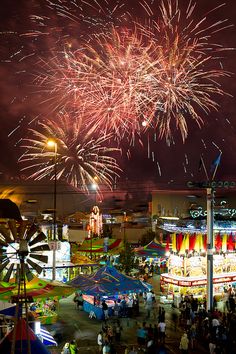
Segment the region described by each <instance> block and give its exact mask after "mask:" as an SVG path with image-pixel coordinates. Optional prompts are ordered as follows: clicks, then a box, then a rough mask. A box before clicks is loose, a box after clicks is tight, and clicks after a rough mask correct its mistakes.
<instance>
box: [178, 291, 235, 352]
mask: <svg viewBox="0 0 236 354" xmlns="http://www.w3.org/2000/svg"><path fill="white" fill-rule="evenodd" d="M229 299H231V300H230V301H229V303H230V304H231V305H229V304H228V305H227V304H226V305H225V304H223V307H222V309H221V310H219V309H218V304H217V302H214V310H213V311H207V310H206V306H205V304H204V303H203V304H200V305H199V303H198V301H197V300H196V299H194V297H193V296H190V297H185V298H184V299H183V300H182V301H181V303H180V317H179V325H180V327H181V328H183V329H184V333H183V336H182V337H181V342H180V349H181V351H182V353H187V352H188V350H195V349H196V348H198V347H199V345H206V343H207V347H208V352H209V353H210V354H233V353H234V354H235V353H236V336H235V333H236V312H235V299H234V296H232V294H231V295H230V296H229ZM181 343H182V344H181ZM183 343H185V344H183Z"/></svg>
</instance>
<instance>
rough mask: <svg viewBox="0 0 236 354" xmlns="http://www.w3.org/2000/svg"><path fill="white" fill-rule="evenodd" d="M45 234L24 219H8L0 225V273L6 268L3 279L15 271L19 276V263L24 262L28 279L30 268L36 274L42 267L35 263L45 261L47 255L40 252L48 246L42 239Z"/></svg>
mask: <svg viewBox="0 0 236 354" xmlns="http://www.w3.org/2000/svg"><path fill="white" fill-rule="evenodd" d="M45 240H46V235H45V234H44V233H43V232H38V227H37V226H36V225H35V224H31V225H29V224H27V223H26V222H25V221H19V222H16V221H15V220H9V221H7V222H6V223H5V224H1V225H0V260H1V265H0V273H2V272H3V271H4V270H5V269H7V272H6V274H5V275H4V277H3V280H4V281H6V282H8V281H9V279H10V278H11V276H12V275H13V274H14V273H15V274H16V278H19V271H20V266H21V264H24V267H23V268H24V274H25V276H26V278H27V280H28V281H30V280H32V279H33V274H32V270H35V271H36V272H37V273H38V274H40V273H41V271H42V267H41V266H40V265H39V264H38V263H36V262H37V261H40V262H42V263H47V261H48V257H47V256H45V255H43V254H41V253H42V251H48V250H49V246H48V244H47V243H45V242H44V241H45Z"/></svg>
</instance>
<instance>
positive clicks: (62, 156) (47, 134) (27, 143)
mask: <svg viewBox="0 0 236 354" xmlns="http://www.w3.org/2000/svg"><path fill="white" fill-rule="evenodd" d="M38 125H39V128H38V129H29V135H30V137H27V138H24V139H22V142H21V147H22V148H24V150H25V152H24V153H23V154H22V156H21V157H20V159H19V162H20V163H22V166H23V167H22V171H30V173H31V174H30V177H29V178H33V179H35V180H41V179H43V178H45V177H50V179H54V172H55V161H54V159H53V155H54V152H53V154H52V151H49V148H48V147H47V141H48V139H50V138H53V139H54V140H55V141H56V143H57V179H58V180H59V179H65V180H66V181H67V182H68V183H69V184H70V185H73V186H74V187H76V188H80V189H82V190H85V191H88V186H89V185H91V184H92V183H94V177H95V176H96V177H97V180H98V182H99V184H100V185H101V184H103V185H107V186H109V187H111V186H112V182H113V178H115V177H116V176H119V172H120V171H121V169H120V168H119V166H118V164H117V163H116V160H115V158H113V157H111V156H110V154H111V153H115V152H118V151H119V149H117V148H114V147H109V143H110V140H111V137H112V136H111V134H110V135H109V134H108V135H103V136H100V137H98V138H95V135H94V132H93V131H92V130H88V129H84V128H82V126H81V122H80V121H78V120H76V119H72V118H71V116H70V114H68V113H65V112H64V113H63V114H62V113H61V114H60V115H59V116H58V118H57V121H56V122H55V121H52V120H45V121H44V122H39V123H38ZM99 184H98V187H99Z"/></svg>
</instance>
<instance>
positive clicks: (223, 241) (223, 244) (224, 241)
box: [222, 234, 228, 252]
mask: <svg viewBox="0 0 236 354" xmlns="http://www.w3.org/2000/svg"><path fill="white" fill-rule="evenodd" d="M227 238H228V237H227V234H224V235H223V237H222V251H223V252H226V251H227Z"/></svg>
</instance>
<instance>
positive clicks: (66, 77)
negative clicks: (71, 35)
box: [36, 0, 229, 140]
mask: <svg viewBox="0 0 236 354" xmlns="http://www.w3.org/2000/svg"><path fill="white" fill-rule="evenodd" d="M152 3H153V2H152ZM62 4H63V2H62ZM86 4H87V5H88V4H89V6H90V7H91V9H93V10H94V11H95V9H96V11H97V12H96V14H98V13H99V12H100V16H101V13H103V14H104V12H107V13H109V16H107V18H109V19H110V20H109V21H108V23H109V26H107V29H106V31H105V30H104V29H102V26H97V28H99V31H98V32H96V33H92V34H91V35H90V37H89V40H88V37H87V41H83V40H81V46H80V48H79V49H76V50H74V49H72V48H70V49H69V48H67V49H66V50H64V52H63V53H59V54H57V55H56V56H54V57H53V59H52V60H51V61H49V62H48V61H47V62H43V65H41V73H40V75H38V76H37V78H36V81H37V83H38V84H39V86H40V90H42V92H43V93H46V94H47V98H46V101H49V102H50V104H51V106H52V107H53V109H54V110H55V111H58V110H61V109H63V110H64V109H66V110H67V109H71V107H73V109H74V110H76V112H77V114H80V115H82V116H83V118H84V121H85V124H86V125H88V126H91V127H93V129H95V130H99V131H102V132H103V133H105V134H106V133H109V132H110V131H113V132H115V134H116V135H117V136H118V138H119V139H122V138H123V137H124V136H125V135H132V136H134V134H136V133H138V134H140V133H141V132H142V131H143V130H144V129H148V128H155V129H156V130H157V132H158V134H159V137H161V138H162V137H165V138H166V139H167V140H170V139H171V137H172V135H173V132H174V130H175V129H178V130H179V131H180V133H181V136H182V139H183V140H185V138H186V137H187V133H188V124H189V122H190V121H191V120H194V121H195V122H196V123H197V125H199V126H201V125H202V124H203V122H204V117H205V115H206V114H208V113H209V112H210V111H211V110H212V109H215V110H216V109H218V107H219V104H218V102H217V96H218V95H224V94H225V92H224V90H223V88H222V87H221V86H220V79H221V78H222V77H225V76H227V75H229V73H228V72H227V71H225V70H224V69H223V66H222V65H221V60H220V57H219V53H221V52H222V51H223V50H226V49H227V48H223V47H222V46H221V45H220V44H217V43H214V41H213V39H212V38H213V35H214V34H215V33H216V32H218V31H220V30H222V29H223V28H225V27H227V25H226V24H225V21H218V22H216V23H212V24H211V25H209V24H208V25H206V23H207V22H206V17H203V18H202V19H200V20H194V17H193V12H194V8H195V3H192V2H191V1H190V2H189V4H188V6H187V8H186V10H185V11H184V12H181V11H180V9H179V6H178V2H177V1H170V0H167V1H165V2H162V3H161V5H160V7H159V15H158V16H157V15H155V14H154V10H153V5H152V6H151V5H149V3H148V2H145V1H143V2H140V4H141V6H142V9H144V10H145V13H146V19H145V16H144V19H143V20H142V21H141V20H134V19H133V18H132V16H130V19H132V20H130V24H129V26H128V25H127V24H126V26H125V27H124V26H123V27H121V25H119V26H118V25H116V26H115V25H114V21H113V22H112V20H111V18H112V16H111V14H112V13H113V14H114V11H115V10H114V9H116V10H117V8H113V10H112V11H110V12H109V11H108V5H107V6H104V7H102V6H100V5H99V3H98V2H96V1H92V2H91V1H90V2H89V3H86ZM54 7H55V4H54ZM121 7H122V6H121V4H119V10H120V9H121ZM57 12H58V13H60V16H62V15H63V13H64V15H65V14H67V17H69V15H68V9H67V8H65V6H60V7H58V8H57ZM73 16H74V15H73ZM125 16H127V12H125ZM94 18H96V21H97V22H99V20H98V19H99V17H98V15H96V16H95V17H94ZM105 18H106V17H105ZM73 19H75V17H73ZM118 22H119V21H118ZM90 23H91V18H90ZM99 23H100V24H101V23H103V22H102V21H100V22H99ZM95 27H96V26H95ZM95 27H94V28H95Z"/></svg>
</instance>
